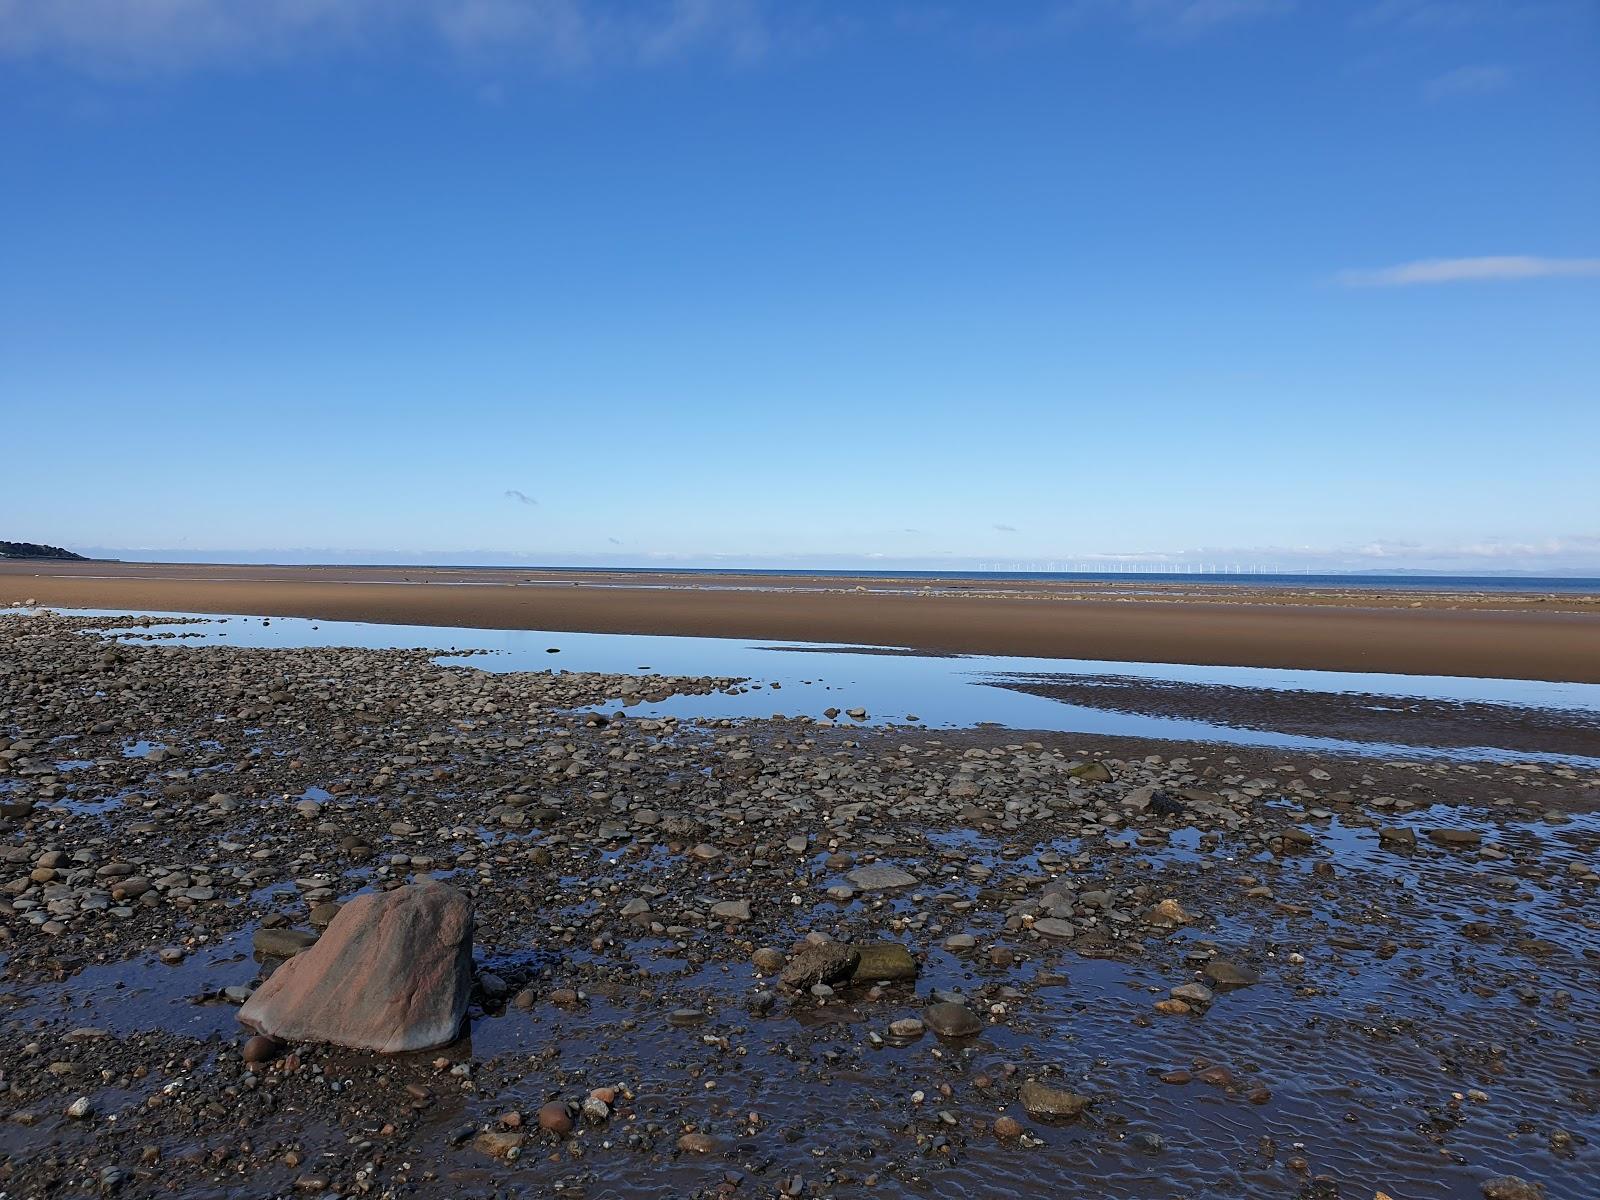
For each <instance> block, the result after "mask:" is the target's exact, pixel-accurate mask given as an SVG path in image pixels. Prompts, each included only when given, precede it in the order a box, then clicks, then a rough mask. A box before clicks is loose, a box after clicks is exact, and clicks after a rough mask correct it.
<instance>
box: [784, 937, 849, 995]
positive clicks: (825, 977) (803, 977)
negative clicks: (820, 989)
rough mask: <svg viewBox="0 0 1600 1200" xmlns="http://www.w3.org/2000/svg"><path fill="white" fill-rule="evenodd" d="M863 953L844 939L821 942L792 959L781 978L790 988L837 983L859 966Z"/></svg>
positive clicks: (808, 947)
mask: <svg viewBox="0 0 1600 1200" xmlns="http://www.w3.org/2000/svg"><path fill="white" fill-rule="evenodd" d="M860 961H861V952H860V951H859V950H857V949H856V948H855V947H854V946H847V945H845V944H844V943H843V942H819V943H816V944H815V945H810V946H807V947H806V948H805V949H803V950H801V951H800V952H799V953H798V954H796V955H795V956H794V957H793V958H791V959H790V960H789V965H788V966H786V967H784V969H783V974H781V975H779V976H778V979H779V980H780V981H781V982H782V983H784V984H785V985H786V986H788V987H792V988H801V989H804V988H809V987H811V986H812V985H813V984H818V983H837V982H838V981H839V980H841V979H843V978H845V977H846V976H847V975H849V974H850V973H851V972H852V971H854V970H855V969H856V963H858V962H860Z"/></svg>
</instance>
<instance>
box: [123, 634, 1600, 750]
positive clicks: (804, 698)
mask: <svg viewBox="0 0 1600 1200" xmlns="http://www.w3.org/2000/svg"><path fill="white" fill-rule="evenodd" d="M97 615H111V614H97ZM149 615H154V616H170V617H178V616H184V615H186V614H178V613H163V614H149ZM125 636H127V637H130V638H137V639H145V638H151V637H156V638H165V637H167V636H171V637H172V638H173V642H172V644H176V645H231V646H255V647H273V646H277V647H292V646H352V647H365V648H388V647H401V648H411V649H439V650H441V651H443V653H442V654H441V655H440V658H439V661H440V662H441V663H444V664H446V665H458V666H463V667H471V668H474V669H478V670H486V671H594V672H603V673H608V674H611V673H615V674H632V675H638V676H641V677H648V676H650V675H706V676H719V677H731V678H741V679H745V680H747V681H748V682H747V683H746V684H745V685H743V686H742V687H740V688H738V689H734V690H732V691H724V692H714V693H711V694H708V695H703V696H673V697H671V698H669V699H666V700H664V701H661V702H659V703H650V702H644V701H640V702H637V703H632V704H629V705H628V711H629V712H630V713H632V714H635V715H638V716H648V717H664V716H671V717H677V718H681V719H691V718H693V719H703V720H721V719H745V718H768V717H772V716H775V715H781V716H787V717H795V716H804V717H808V718H812V719H818V720H827V719H830V718H829V717H828V712H829V710H830V709H833V710H838V711H837V712H836V713H835V714H834V716H833V718H832V719H834V720H837V721H839V722H841V723H847V724H852V723H853V724H862V725H869V724H909V725H920V726H925V727H928V728H970V727H973V726H977V725H996V726H1000V727H1004V728H1009V729H1026V730H1051V731H1058V732H1071V733H1082V734H1088V735H1101V736H1107V737H1137V738H1157V739H1164V740H1174V741H1207V742H1216V743H1222V744H1228V745H1237V746H1257V747H1267V748H1283V749H1301V750H1323V751H1333V752H1340V751H1343V752H1358V753H1363V754H1371V755H1376V756H1381V757H1386V758H1404V757H1417V756H1427V757H1438V756H1444V757H1454V758H1463V759H1489V760H1497V761H1530V762H1569V763H1574V764H1578V765H1584V766H1600V684H1582V683H1548V682H1542V681H1538V680H1526V679H1464V678H1457V677H1452V676H1427V675H1387V674H1376V673H1372V674H1368V673H1356V672H1340V671H1306V670H1291V669H1276V668H1261V667H1212V666H1187V665H1181V664H1160V663H1130V662H1109V661H1096V660H1085V659H1050V658H1026V657H1007V656H1000V655H946V656H940V655H928V654H921V653H916V652H912V651H906V650H903V649H899V648H894V647H873V646H826V645H813V644H808V643H798V642H787V643H786V642H750V641H743V640H739V639H733V638H691V637H670V636H661V635H649V634H608V633H554V632H545V631H539V630H499V629H461V628H441V627H435V626H423V625H380V624H371V623H364V622H355V621H312V620H304V619H300V618H290V617H273V618H262V617H222V618H209V619H206V621H205V623H204V624H194V625H170V626H152V627H150V628H147V629H139V630H135V631H131V632H130V633H128V634H126V635H125ZM1112 683H1115V684H1116V685H1117V687H1116V689H1114V690H1115V694H1112V692H1113V689H1111V688H1110V687H1109V685H1110V684H1112ZM1062 684H1075V685H1079V686H1077V687H1076V689H1075V690H1074V692H1073V698H1072V700H1070V701H1069V700H1064V699H1061V698H1059V696H1051V695H1047V694H1041V693H1043V692H1046V691H1050V690H1052V685H1062ZM1089 684H1094V685H1098V686H1099V692H1098V693H1096V692H1094V691H1093V690H1092V689H1090V688H1088V687H1086V686H1083V685H1089ZM1026 688H1032V689H1036V690H1032V691H1030V690H1022V689H1026ZM1178 693H1186V694H1187V696H1188V700H1187V702H1186V703H1183V704H1174V703H1173V697H1174V696H1175V695H1176V694H1178ZM1328 697H1338V698H1341V701H1340V704H1339V705H1337V706H1334V707H1333V708H1331V709H1330V708H1329V707H1328V706H1327V705H1326V704H1322V703H1320V701H1322V700H1324V699H1325V698H1328ZM1313 699H1316V700H1318V701H1319V704H1318V711H1317V712H1316V713H1315V714H1314V715H1310V714H1308V713H1307V711H1306V710H1307V706H1308V705H1309V704H1310V703H1311V701H1312V700H1313ZM1419 706H1420V707H1421V708H1423V709H1425V710H1426V711H1425V712H1423V714H1422V715H1423V716H1424V717H1425V718H1426V720H1408V721H1407V722H1405V723H1403V724H1402V723H1401V722H1399V721H1391V720H1389V719H1388V716H1387V714H1388V713H1389V712H1390V711H1391V710H1398V709H1401V708H1407V707H1409V708H1411V709H1416V708H1418V707H1419ZM601 707H604V706H601ZM851 710H861V711H862V712H863V713H864V715H862V716H852V715H851ZM1501 712H1503V713H1504V714H1505V721H1506V725H1507V726H1508V727H1509V726H1512V725H1521V726H1524V727H1526V726H1528V725H1530V724H1531V725H1532V726H1533V727H1534V728H1533V731H1532V733H1531V734H1530V733H1529V731H1528V730H1527V729H1526V728H1524V729H1522V730H1521V731H1520V732H1518V734H1517V735H1516V736H1515V737H1513V736H1511V732H1510V729H1509V728H1508V729H1507V730H1505V731H1503V736H1502V731H1499V730H1497V729H1496V722H1495V716H1496V714H1497V713H1501ZM1202 713H1203V714H1204V715H1198V714H1202ZM1469 714H1470V715H1471V716H1472V717H1473V718H1474V719H1473V720H1472V721H1471V722H1470V724H1467V723H1464V722H1462V720H1461V718H1463V717H1465V716H1467V715H1469ZM1430 725H1431V726H1432V727H1431V728H1430ZM1465 728H1470V730H1471V731H1472V733H1473V734H1474V736H1475V737H1476V736H1477V735H1479V734H1481V740H1470V741H1468V742H1467V744H1463V741H1462V737H1461V730H1462V729H1465ZM1447 731H1448V732H1447Z"/></svg>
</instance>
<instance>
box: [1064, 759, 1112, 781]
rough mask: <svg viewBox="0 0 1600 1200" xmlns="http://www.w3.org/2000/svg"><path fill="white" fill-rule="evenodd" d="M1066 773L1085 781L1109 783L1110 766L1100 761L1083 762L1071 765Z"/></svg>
mask: <svg viewBox="0 0 1600 1200" xmlns="http://www.w3.org/2000/svg"><path fill="white" fill-rule="evenodd" d="M1067 774H1068V775H1071V776H1072V777H1073V778H1074V779H1081V780H1083V781H1084V782H1085V783H1110V782H1111V778H1112V776H1111V768H1110V767H1108V766H1106V765H1105V763H1102V762H1087V763H1083V764H1081V765H1079V766H1076V767H1073V768H1072V769H1071V770H1070V771H1068V772H1067Z"/></svg>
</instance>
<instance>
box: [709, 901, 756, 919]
mask: <svg viewBox="0 0 1600 1200" xmlns="http://www.w3.org/2000/svg"><path fill="white" fill-rule="evenodd" d="M711 915H712V916H713V917H716V918H717V920H719V921H748V920H749V919H750V901H748V900H721V901H718V902H717V903H716V904H713V905H712V906H711Z"/></svg>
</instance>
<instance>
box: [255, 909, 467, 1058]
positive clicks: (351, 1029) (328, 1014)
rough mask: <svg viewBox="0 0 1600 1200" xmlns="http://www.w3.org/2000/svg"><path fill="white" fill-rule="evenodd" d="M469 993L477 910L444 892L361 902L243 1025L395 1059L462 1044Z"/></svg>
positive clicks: (277, 982) (297, 961)
mask: <svg viewBox="0 0 1600 1200" xmlns="http://www.w3.org/2000/svg"><path fill="white" fill-rule="evenodd" d="M471 990H472V901H471V900H469V899H468V898H467V896H466V894H465V893H464V892H461V891H459V890H458V889H456V888H453V887H451V886H449V885H448V884H444V883H423V884H412V885H408V886H406V887H401V888H396V889H394V890H393V891H389V892H374V893H370V894H368V895H364V896H357V897H356V898H355V899H354V900H352V901H350V903H348V904H346V905H345V906H344V907H343V908H341V909H340V910H339V915H338V916H336V917H334V919H333V922H332V923H331V924H330V925H329V926H328V928H327V931H326V932H325V933H323V935H322V937H321V939H320V940H318V942H317V943H316V945H314V946H312V947H310V948H309V949H307V950H304V951H302V952H301V953H299V954H297V955H295V957H293V958H291V959H289V961H287V962H286V963H284V964H283V965H282V966H281V967H279V968H278V969H277V970H276V971H274V972H273V973H272V976H271V978H269V979H268V980H267V981H266V982H265V983H264V984H262V985H261V987H259V988H258V989H257V990H256V992H255V994H254V995H253V996H251V997H250V999H249V1001H248V1002H247V1003H246V1004H245V1006H244V1007H243V1008H241V1009H240V1010H239V1020H240V1021H242V1022H243V1023H244V1024H246V1025H248V1026H250V1028H252V1029H255V1030H256V1031H258V1032H260V1033H264V1034H267V1035H269V1036H271V1037H275V1038H281V1039H282V1040H283V1041H286V1042H329V1043H332V1044H333V1045H336V1046H349V1047H352V1048H354V1049H357V1050H378V1051H381V1052H382V1053H384V1054H395V1053H398V1052H400V1051H402V1050H426V1049H429V1048H431V1047H434V1046H442V1045H444V1044H446V1043H447V1042H452V1041H454V1040H455V1038H456V1035H457V1034H458V1033H459V1032H460V1029H461V1021H462V1018H463V1017H464V1016H465V1015H466V1011H467V996H468V994H469V993H470V992H471Z"/></svg>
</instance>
